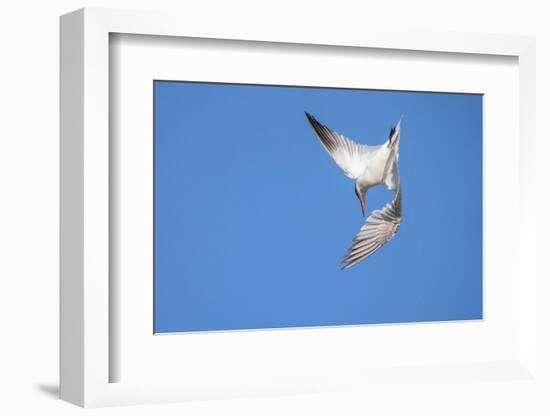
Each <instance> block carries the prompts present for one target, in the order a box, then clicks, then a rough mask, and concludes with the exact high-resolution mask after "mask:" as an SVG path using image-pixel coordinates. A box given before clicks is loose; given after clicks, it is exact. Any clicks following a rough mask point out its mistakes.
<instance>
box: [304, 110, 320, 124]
mask: <svg viewBox="0 0 550 416" xmlns="http://www.w3.org/2000/svg"><path fill="white" fill-rule="evenodd" d="M304 114H305V115H306V117H307V119H308V120H309V122H310V123H312V124H313V123H317V120H316V119H315V117H313V116H312V115H311V114H310V113H308V112H307V111H304Z"/></svg>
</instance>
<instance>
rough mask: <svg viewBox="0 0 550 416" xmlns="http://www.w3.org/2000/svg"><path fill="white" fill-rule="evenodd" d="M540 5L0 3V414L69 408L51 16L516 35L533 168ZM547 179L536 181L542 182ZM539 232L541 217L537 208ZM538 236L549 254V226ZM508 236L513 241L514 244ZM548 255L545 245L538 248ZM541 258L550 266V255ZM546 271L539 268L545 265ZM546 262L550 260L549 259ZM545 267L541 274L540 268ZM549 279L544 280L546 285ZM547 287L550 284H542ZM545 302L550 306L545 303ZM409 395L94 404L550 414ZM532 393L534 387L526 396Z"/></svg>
mask: <svg viewBox="0 0 550 416" xmlns="http://www.w3.org/2000/svg"><path fill="white" fill-rule="evenodd" d="M545 3H546V4H547V3H548V2H543V1H540V2H538V1H532V0H522V1H513V2H509V1H508V2H507V1H503V0H500V1H484V2H482V1H480V0H460V1H453V2H448V1H436V0H434V1H429V0H415V1H407V0H391V1H390V0H377V1H366V0H363V1H357V2H354V1H347V0H338V1H334V0H333V1H330V2H324V1H321V0H317V1H302V2H298V0H294V1H282V0H277V1H275V0H272V1H269V2H262V1H258V0H256V1H252V0H251V1H247V0H231V1H225V2H224V1H210V0H201V1H199V0H195V1H169V0H157V1H152V0H136V1H130V0H112V1H101V0H88V1H87V2H82V1H70V0H49V1H38V0H20V1H16V0H7V1H4V2H3V4H2V9H1V11H0V43H1V49H0V56H1V63H0V75H1V76H0V85H1V87H0V146H1V147H0V191H1V192H0V198H1V199H0V285H1V287H0V322H1V329H2V331H1V333H0V414H2V415H19V414H38V412H40V414H60V415H66V414H76V413H79V412H80V411H81V410H80V409H78V408H76V407H74V406H72V405H68V404H66V403H64V402H60V401H58V400H56V398H55V396H56V395H57V382H58V380H57V376H58V323H57V322H58V117H59V114H58V84H59V82H58V61H59V48H58V16H59V15H61V14H64V13H66V12H69V11H72V10H74V9H77V8H80V7H84V6H94V7H116V8H133V9H145V10H147V9H160V10H179V11H183V12H186V13H193V14H196V15H197V18H198V19H199V18H200V19H203V20H204V22H205V24H208V16H209V14H211V13H217V14H223V15H226V16H227V18H228V19H231V16H235V15H242V14H246V15H249V16H250V18H254V16H258V15H261V16H264V17H265V16H269V18H272V19H276V20H277V21H280V22H281V26H282V27H284V25H285V21H287V20H291V21H293V22H294V23H296V22H303V26H304V30H307V24H308V21H309V20H310V19H322V20H326V21H327V24H331V25H348V24H349V25H357V26H365V27H368V26H369V24H370V23H371V22H380V21H382V22H384V21H388V22H393V23H394V24H395V23H398V24H402V25H403V26H407V27H421V28H426V27H428V28H430V27H431V28H434V29H440V30H455V31H474V32H489V33H512V34H524V35H536V36H537V37H538V105H539V107H538V108H539V110H538V115H539V121H538V129H539V139H540V140H539V147H538V154H539V159H540V162H541V163H539V165H541V164H542V163H544V162H545V155H546V154H548V151H549V147H550V146H549V144H548V141H545V140H544V138H545V137H547V136H548V135H547V132H546V130H545V129H544V125H545V123H544V122H545V117H546V115H547V114H549V113H550V100H549V98H548V93H549V92H550V90H549V81H550V75H549V74H550V31H549V30H548V20H549V16H550V13H549V12H548V11H547V10H546V9H545V7H544V4H545ZM538 177H539V179H540V182H539V187H540V190H541V201H540V206H539V213H541V214H544V213H546V212H548V208H549V204H548V202H549V198H548V196H547V194H548V189H550V187H549V186H548V184H547V180H548V179H550V175H549V170H548V168H546V167H544V168H542V167H541V170H540V172H539V175H538ZM544 178H545V179H546V181H545V180H542V179H544ZM540 224H541V229H544V230H546V231H548V230H549V228H548V219H547V218H546V216H543V215H541V216H540ZM540 234H541V236H540V241H539V243H542V244H545V247H546V248H547V249H546V250H545V251H546V252H547V251H548V248H550V244H548V237H546V236H547V235H549V233H548V232H541V233H540ZM512 243H513V242H512ZM543 252H544V251H541V253H543ZM546 263H547V262H546ZM541 267H542V266H541ZM545 267H546V264H545ZM548 271H549V270H548V268H547V267H546V269H545V272H546V274H545V275H547V276H550V273H548ZM544 284H545V285H546V287H548V286H547V283H544ZM546 292H547V293H548V291H546ZM546 310H548V309H546ZM416 393H417V392H415V391H409V392H406V393H401V395H400V396H397V395H395V397H393V398H392V394H391V392H389V393H388V396H387V397H385V398H380V397H368V395H363V396H358V395H353V394H349V393H335V394H329V395H323V396H321V395H315V396H294V397H279V398H262V399H253V400H230V401H214V402H195V403H186V404H177V405H162V406H156V407H150V406H142V407H133V408H117V409H101V410H94V411H93V412H95V413H97V414H101V415H107V414H109V415H111V414H114V415H119V414H120V415H122V414H149V413H151V412H154V413H157V414H188V415H217V414H250V415H260V414H261V415H264V414H273V415H275V414H277V415H278V414H327V415H333V414H340V415H348V414H365V413H367V412H369V410H370V409H372V407H371V406H372V405H373V404H375V403H376V408H377V411H376V412H375V413H373V414H377V415H378V414H391V413H392V410H395V409H397V408H398V407H400V406H402V405H403V401H406V402H407V403H406V404H407V408H408V409H409V410H410V412H411V413H412V414H423V413H424V409H426V408H432V409H440V410H441V414H446V415H452V414H465V413H466V414H467V413H471V414H482V412H486V413H490V414H526V415H531V414H550V412H548V408H546V412H548V413H544V412H545V410H543V409H542V408H540V407H538V406H537V405H535V404H534V400H529V397H531V393H526V394H516V393H518V392H517V391H513V390H511V391H509V392H506V389H504V390H503V393H501V394H498V395H495V397H494V400H491V404H490V405H488V404H487V403H486V404H485V405H483V406H481V407H479V406H478V404H477V403H476V399H477V398H479V397H480V395H481V394H484V393H479V392H476V390H475V389H472V388H469V387H467V386H458V387H457V395H456V398H455V400H452V401H451V402H449V401H447V400H441V399H438V397H432V398H427V397H426V396H425V395H422V394H416ZM533 394H534V393H533Z"/></svg>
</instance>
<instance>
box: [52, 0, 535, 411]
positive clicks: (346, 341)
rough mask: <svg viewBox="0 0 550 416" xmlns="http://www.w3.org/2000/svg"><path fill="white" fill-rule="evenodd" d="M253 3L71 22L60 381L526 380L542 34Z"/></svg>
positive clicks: (181, 396)
mask: <svg viewBox="0 0 550 416" xmlns="http://www.w3.org/2000/svg"><path fill="white" fill-rule="evenodd" d="M248 24H249V26H246V24H245V25H244V26H243V32H242V33H238V34H235V33H233V32H232V30H231V26H228V25H227V24H226V25H224V24H223V23H221V24H220V25H213V26H211V27H210V28H205V27H204V26H202V25H200V24H198V23H197V22H193V21H192V19H191V18H190V17H189V16H183V17H182V16H172V15H167V14H163V13H142V12H126V11H124V12H123V11H113V10H96V9H92V10H90V9H86V10H80V11H77V12H74V13H72V14H69V15H66V16H63V17H62V19H61V81H62V87H61V101H62V107H61V110H62V120H61V191H62V193H61V207H62V222H61V240H62V261H61V289H62V294H61V331H62V334H61V395H62V398H64V399H65V400H68V401H70V402H73V403H76V404H78V405H81V406H104V405H115V404H137V403H154V402H164V401H182V400H192V399H194V398H209V397H212V398H222V397H248V396H254V395H269V394H281V393H301V392H325V391H350V390H358V391H361V389H367V388H368V389H370V391H375V390H376V391H380V392H381V393H380V394H382V395H383V394H385V393H382V391H384V386H387V385H390V386H393V387H394V388H396V389H399V388H406V386H410V385H411V384H418V383H420V384H421V385H423V386H425V391H426V392H427V393H428V392H429V391H430V389H435V388H437V389H441V388H443V387H442V386H444V385H447V384H449V385H452V384H453V383H456V382H457V381H460V382H461V383H465V384H467V385H473V386H476V388H478V387H479V386H480V385H482V384H483V383H481V382H482V381H483V382H488V385H490V387H486V388H487V389H493V390H492V391H493V392H497V391H498V389H499V388H502V385H503V383H504V384H506V385H507V386H514V385H516V384H514V383H520V382H523V383H525V382H527V381H528V382H529V383H533V385H534V386H535V385H537V383H538V381H537V380H538V379H537V377H536V376H535V374H536V368H537V364H536V361H535V360H534V357H535V355H534V351H535V348H536V343H537V338H536V324H535V322H536V320H535V318H536V302H534V299H535V294H536V292H535V284H536V278H537V275H536V269H535V268H534V264H535V261H536V238H535V230H536V227H535V226H534V224H535V218H534V217H533V215H531V211H530V209H529V206H530V204H533V203H534V202H533V201H534V198H535V193H534V189H533V188H534V187H533V184H532V180H531V179H532V177H533V172H534V170H533V169H534V159H535V158H534V150H533V148H532V147H531V144H532V143H533V142H534V140H535V131H534V127H533V126H534V122H533V117H534V114H535V112H534V108H535V101H534V90H535V84H534V77H533V71H534V41H533V39H531V38H523V37H514V36H490V35H477V34H476V35H473V34H450V33H447V34H438V36H433V35H432V34H426V33H421V32H418V33H413V32H407V33H405V32H403V33H395V32H391V33H390V32H384V31H383V30H382V29H381V30H380V31H379V30H376V31H375V30H373V31H372V32H361V33H347V32H345V33H340V34H339V32H337V31H330V32H327V31H325V29H324V28H322V27H320V26H319V27H316V26H314V27H313V28H312V30H311V31H309V32H308V34H307V37H306V35H305V34H304V33H303V32H302V31H300V30H299V28H294V29H292V28H289V29H288V30H286V29H285V31H282V30H280V29H277V28H276V27H275V26H269V25H267V26H265V25H262V26H261V25H259V23H258V22H256V23H253V22H250V23H248ZM243 33H246V35H244V34H243ZM518 149H519V152H518ZM511 219H514V221H511ZM511 241H514V242H516V243H515V244H510V242H511ZM405 345H406V348H404V346H405ZM483 385H485V384H483ZM399 386H401V387H399ZM403 386H405V387H403ZM498 386H501V387H498ZM455 393H456V391H455ZM443 394H447V395H449V397H451V396H452V395H453V388H452V387H448V388H447V390H446V393H443Z"/></svg>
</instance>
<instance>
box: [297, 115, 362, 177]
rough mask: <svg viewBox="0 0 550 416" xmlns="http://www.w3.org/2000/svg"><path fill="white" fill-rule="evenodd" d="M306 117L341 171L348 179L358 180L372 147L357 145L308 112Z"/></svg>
mask: <svg viewBox="0 0 550 416" xmlns="http://www.w3.org/2000/svg"><path fill="white" fill-rule="evenodd" d="M306 117H307V119H308V121H309V124H311V127H313V131H314V132H315V135H316V136H317V138H318V139H319V141H320V142H321V144H322V145H323V147H324V148H325V149H326V151H327V152H328V153H329V154H330V156H331V157H332V158H333V159H334V161H335V162H336V164H337V165H338V166H339V167H340V169H342V170H343V171H344V173H345V174H346V175H347V176H348V177H350V178H352V179H357V178H358V177H359V176H360V175H361V174H362V173H363V170H364V169H365V163H366V159H367V155H368V154H369V152H370V150H369V148H370V146H367V145H364V144H357V143H355V142H354V141H353V140H351V139H348V138H347V137H345V136H343V135H341V134H340V133H336V132H335V131H332V130H331V129H329V128H328V127H327V126H324V125H323V124H321V123H319V122H318V121H317V120H316V119H315V117H313V116H312V115H311V114H309V113H308V112H306Z"/></svg>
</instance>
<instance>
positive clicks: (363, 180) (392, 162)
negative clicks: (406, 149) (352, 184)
mask: <svg viewBox="0 0 550 416" xmlns="http://www.w3.org/2000/svg"><path fill="white" fill-rule="evenodd" d="M367 147H368V149H366V151H365V155H364V169H363V171H362V172H361V174H360V175H359V176H358V177H357V178H356V180H355V181H356V182H357V184H358V185H359V187H361V188H363V187H366V188H367V189H368V188H372V187H374V186H377V185H384V186H386V187H387V188H388V189H390V190H392V191H395V190H396V189H397V185H398V183H399V174H398V171H397V168H396V166H397V165H396V162H397V159H398V157H399V145H396V147H393V146H392V145H391V144H390V143H389V142H386V143H385V144H383V145H380V146H367Z"/></svg>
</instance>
